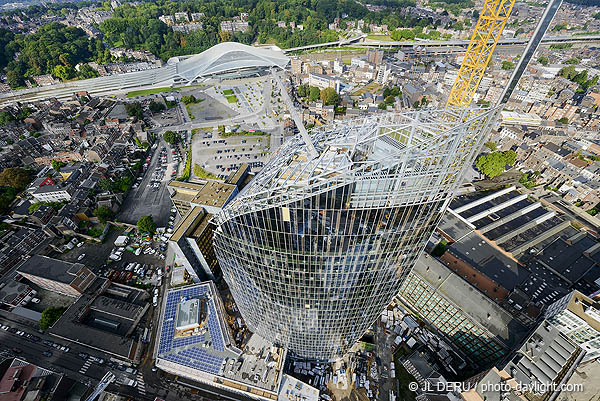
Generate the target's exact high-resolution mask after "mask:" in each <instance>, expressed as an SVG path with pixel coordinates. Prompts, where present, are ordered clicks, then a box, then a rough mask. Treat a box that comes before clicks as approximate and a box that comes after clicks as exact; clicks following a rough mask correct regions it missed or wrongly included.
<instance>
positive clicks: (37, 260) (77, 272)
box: [18, 255, 96, 297]
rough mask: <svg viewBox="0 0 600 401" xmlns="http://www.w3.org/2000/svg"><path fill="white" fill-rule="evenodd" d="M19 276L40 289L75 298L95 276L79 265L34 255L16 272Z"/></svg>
mask: <svg viewBox="0 0 600 401" xmlns="http://www.w3.org/2000/svg"><path fill="white" fill-rule="evenodd" d="M18 272H19V274H20V275H21V276H23V277H25V278H26V279H27V280H29V281H31V282H32V283H34V284H36V285H39V286H40V287H42V288H44V289H46V290H49V291H54V292H58V293H60V294H63V295H68V296H72V297H77V296H79V295H81V294H82V293H83V292H84V291H85V290H86V288H87V287H88V286H89V285H90V284H91V283H92V282H93V281H94V279H95V278H96V275H95V274H94V273H92V271H91V270H90V269H88V268H87V267H85V266H84V265H83V264H81V263H70V262H65V261H62V260H58V259H53V258H49V257H47V256H41V255H34V256H32V257H31V258H29V260H27V261H26V262H25V263H23V265H21V267H19V270H18Z"/></svg>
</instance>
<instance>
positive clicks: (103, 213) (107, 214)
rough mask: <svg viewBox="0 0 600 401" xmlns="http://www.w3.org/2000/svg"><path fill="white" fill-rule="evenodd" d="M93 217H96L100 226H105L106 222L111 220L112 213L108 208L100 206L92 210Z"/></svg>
mask: <svg viewBox="0 0 600 401" xmlns="http://www.w3.org/2000/svg"><path fill="white" fill-rule="evenodd" d="M94 216H96V217H97V218H98V220H100V222H101V223H102V224H106V222H107V221H108V220H110V219H112V217H113V211H112V210H111V209H110V208H109V207H108V206H104V205H102V206H100V207H99V208H98V209H96V210H94Z"/></svg>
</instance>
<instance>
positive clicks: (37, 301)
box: [31, 298, 40, 304]
mask: <svg viewBox="0 0 600 401" xmlns="http://www.w3.org/2000/svg"><path fill="white" fill-rule="evenodd" d="M31 302H33V303H34V304H39V303H40V299H39V298H31Z"/></svg>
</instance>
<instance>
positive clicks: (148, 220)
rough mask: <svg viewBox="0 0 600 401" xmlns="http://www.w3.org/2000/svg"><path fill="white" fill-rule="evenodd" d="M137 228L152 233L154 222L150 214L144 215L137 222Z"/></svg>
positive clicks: (153, 231)
mask: <svg viewBox="0 0 600 401" xmlns="http://www.w3.org/2000/svg"><path fill="white" fill-rule="evenodd" d="M137 227H138V230H139V231H140V232H142V233H149V234H152V235H154V233H155V232H156V224H155V223H154V219H153V218H152V216H144V217H142V218H141V219H139V220H138V222H137Z"/></svg>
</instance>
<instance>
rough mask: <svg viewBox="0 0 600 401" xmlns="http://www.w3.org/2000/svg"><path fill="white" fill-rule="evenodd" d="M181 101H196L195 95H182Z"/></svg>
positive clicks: (188, 102) (187, 102)
mask: <svg viewBox="0 0 600 401" xmlns="http://www.w3.org/2000/svg"><path fill="white" fill-rule="evenodd" d="M181 101H182V102H183V103H185V104H191V103H196V102H197V100H196V97H195V96H194V95H188V96H182V97H181Z"/></svg>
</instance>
